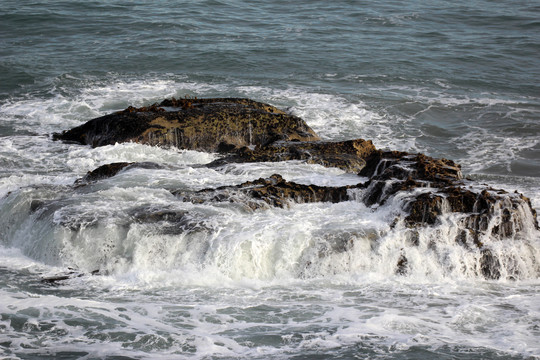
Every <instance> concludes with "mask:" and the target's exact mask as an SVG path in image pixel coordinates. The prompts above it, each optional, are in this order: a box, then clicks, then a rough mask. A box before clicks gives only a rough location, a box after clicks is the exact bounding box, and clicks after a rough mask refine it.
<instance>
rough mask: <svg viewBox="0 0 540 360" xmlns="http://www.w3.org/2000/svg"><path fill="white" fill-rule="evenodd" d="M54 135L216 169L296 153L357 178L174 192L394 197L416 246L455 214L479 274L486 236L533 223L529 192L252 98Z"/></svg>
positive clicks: (487, 269)
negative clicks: (197, 157) (145, 148)
mask: <svg viewBox="0 0 540 360" xmlns="http://www.w3.org/2000/svg"><path fill="white" fill-rule="evenodd" d="M54 138H55V139H57V140H63V141H68V142H77V143H81V144H88V145H92V146H101V145H107V144H112V143H115V142H124V141H134V142H138V143H143V144H149V145H159V146H176V147H178V148H184V149H196V150H204V151H212V152H222V153H225V156H224V157H223V158H221V159H219V160H216V161H214V162H212V163H210V164H208V165H207V166H209V167H214V168H219V167H220V166H222V165H225V164H229V163H249V162H277V161H289V160H301V161H305V162H307V163H312V164H320V165H323V166H326V167H337V168H340V169H343V170H344V171H346V172H351V173H356V174H358V175H359V177H358V179H359V181H358V184H357V185H354V186H317V185H305V184H298V183H295V182H291V181H286V180H285V179H284V178H283V177H282V176H281V175H279V174H274V175H272V176H270V177H269V178H260V179H257V180H254V181H248V182H244V183H242V184H239V185H233V186H222V187H217V188H208V189H203V190H200V191H196V192H193V191H191V192H189V191H185V190H176V191H172V193H173V194H174V195H176V197H177V198H178V199H179V200H181V201H184V202H192V203H195V204H203V203H208V202H210V203H218V202H220V203H225V202H229V203H237V204H241V205H243V206H245V207H246V208H248V209H249V210H250V211H252V210H257V209H261V208H268V207H270V206H273V207H282V208H283V207H288V206H290V205H291V204H292V203H308V202H331V203H337V202H343V201H350V200H354V201H361V202H363V203H364V204H365V205H366V206H369V207H373V208H374V210H375V209H376V208H378V207H380V206H383V205H385V204H386V203H387V202H389V201H398V202H399V203H400V206H401V210H402V211H401V213H400V214H397V215H396V220H395V221H394V223H396V224H397V223H398V222H402V224H404V226H405V227H406V228H409V229H410V234H412V235H411V236H410V238H411V241H410V243H411V244H412V245H413V246H415V245H417V244H418V236H417V235H416V236H415V235H414V234H415V231H416V230H415V229H419V228H421V227H428V226H437V225H438V224H441V222H442V221H443V218H444V217H445V216H448V215H449V214H457V215H459V216H458V224H457V226H458V227H459V231H458V232H457V235H456V237H455V242H456V244H458V245H460V246H464V247H466V248H468V249H471V251H480V252H481V256H480V261H479V263H480V265H479V270H478V272H479V273H480V274H481V275H483V276H484V277H485V278H488V279H496V278H499V277H500V276H501V275H500V271H499V268H500V266H501V261H500V260H499V259H498V258H497V256H496V255H495V254H493V253H492V252H491V251H490V249H489V245H488V244H485V243H484V240H483V239H491V240H501V239H506V238H513V237H515V236H516V234H518V233H520V232H521V231H523V230H524V228H525V227H526V225H525V224H526V223H529V224H530V223H533V224H534V227H536V228H538V222H537V219H536V213H535V211H534V209H533V208H532V206H531V203H530V201H529V199H527V198H526V197H524V196H523V195H521V194H517V193H508V192H506V191H504V190H498V189H493V188H491V187H489V186H487V185H482V184H477V183H474V182H472V181H470V180H467V179H463V176H462V173H461V167H460V165H459V164H457V163H455V162H454V161H452V160H448V159H435V158H432V157H429V156H426V155H424V154H411V153H406V152H399V151H382V150H378V149H376V148H375V146H374V145H373V144H372V142H371V141H369V140H363V139H355V140H348V141H334V142H330V141H321V140H320V139H319V137H318V135H317V134H315V132H314V131H313V130H312V129H311V128H309V126H308V125H307V124H306V123H305V122H304V121H303V120H302V119H300V118H298V117H295V116H292V115H289V114H286V113H285V112H283V111H281V110H279V109H277V108H275V107H273V106H271V105H268V104H263V103H259V102H255V101H253V100H249V99H179V100H177V99H169V100H165V101H163V102H161V103H160V104H154V105H151V106H149V107H144V108H133V107H130V108H128V109H126V110H124V111H121V112H117V113H114V114H110V115H106V116H103V117H100V118H97V119H94V120H91V121H89V122H87V123H86V124H83V125H81V126H79V127H77V128H74V129H71V130H68V131H65V132H63V133H62V134H55V135H54ZM142 164H143V165H141V163H113V164H109V165H104V166H101V167H99V168H97V169H96V170H94V171H91V172H89V173H88V174H87V175H86V176H85V177H84V178H82V179H80V180H79V183H88V182H92V181H97V180H100V179H104V178H108V177H111V176H114V175H116V174H117V173H119V172H120V171H123V170H128V169H129V168H130V167H137V166H150V165H148V164H147V165H144V163H142ZM154 166H158V165H156V164H154ZM351 191H353V192H354V193H355V195H354V196H351ZM396 199H398V200H396ZM135 218H136V220H137V221H143V222H155V223H167V228H168V229H169V230H168V232H172V233H174V232H181V231H185V229H186V228H194V229H200V227H199V226H198V225H196V224H195V225H194V224H193V223H192V222H191V221H190V220H189V218H188V217H186V213H184V212H176V211H168V210H167V211H165V210H164V211H154V212H148V214H146V213H138V214H137V215H136V216H135ZM175 224H176V225H175ZM434 241H436V239H434ZM409 271H410V262H409V261H408V259H407V257H406V255H405V254H402V255H401V256H400V257H399V259H398V261H397V264H396V271H395V272H396V273H397V274H402V275H405V274H407V273H408V272H409Z"/></svg>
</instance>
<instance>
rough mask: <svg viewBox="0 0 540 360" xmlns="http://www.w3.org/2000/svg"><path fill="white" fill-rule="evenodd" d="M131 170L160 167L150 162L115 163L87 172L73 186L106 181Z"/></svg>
mask: <svg viewBox="0 0 540 360" xmlns="http://www.w3.org/2000/svg"><path fill="white" fill-rule="evenodd" d="M131 168H143V169H159V168H161V166H160V165H158V164H156V163H152V162H117V163H111V164H105V165H102V166H100V167H98V168H96V169H94V170H92V171H89V172H88V173H86V175H85V176H84V177H82V178H81V179H77V180H76V181H75V184H77V185H83V184H88V183H90V182H94V181H98V180H103V179H107V178H110V177H113V176H115V175H116V174H118V173H119V172H121V171H122V170H124V169H131Z"/></svg>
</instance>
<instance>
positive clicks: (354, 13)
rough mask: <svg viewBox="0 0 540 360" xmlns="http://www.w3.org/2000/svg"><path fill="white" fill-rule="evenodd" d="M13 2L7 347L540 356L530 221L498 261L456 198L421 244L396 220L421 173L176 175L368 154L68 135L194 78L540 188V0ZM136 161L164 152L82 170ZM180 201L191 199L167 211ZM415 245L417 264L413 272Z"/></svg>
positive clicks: (216, 92)
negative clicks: (108, 169) (461, 220)
mask: <svg viewBox="0 0 540 360" xmlns="http://www.w3.org/2000/svg"><path fill="white" fill-rule="evenodd" d="M1 5H2V6H0V358H3V359H4V358H5V359H59V358H61V359H110V360H112V359H239V358H240V359H243V358H245V359H329V358H332V359H355V358H358V359H433V358H439V359H538V358H540V345H539V344H540V293H539V291H540V232H539V231H538V230H536V229H535V228H534V227H533V226H532V223H530V222H529V223H528V224H527V226H526V227H525V230H524V231H523V232H522V233H520V234H516V235H514V236H511V237H510V238H508V239H503V240H498V241H492V242H490V245H489V246H490V250H491V252H492V253H493V254H496V255H497V256H499V258H500V259H501V261H502V262H503V269H502V276H501V278H500V279H498V280H486V279H484V278H483V277H482V276H481V275H479V274H478V263H479V259H480V257H481V254H480V252H479V251H474V250H470V249H465V248H464V247H463V246H459V245H457V244H456V243H455V242H454V241H453V240H452V239H454V237H455V236H454V235H455V232H456V231H457V225H456V224H457V221H458V217H457V216H456V215H455V214H445V215H444V216H443V218H442V220H441V222H440V223H439V224H438V225H436V226H431V227H427V228H425V229H423V230H422V231H421V232H420V234H419V240H418V243H419V245H417V246H412V245H411V244H410V242H409V241H408V240H407V230H406V228H405V227H404V226H400V224H398V225H397V226H391V223H392V222H393V219H394V218H395V217H396V215H399V214H400V212H401V211H402V210H401V205H402V201H403V199H401V198H399V196H397V197H396V198H394V199H392V201H389V202H388V203H386V204H385V205H384V206H380V207H377V208H375V207H366V206H365V205H364V204H363V203H361V202H359V201H357V200H355V199H356V198H357V196H355V194H351V200H350V201H347V202H343V203H338V204H327V203H313V204H291V206H290V207H289V208H286V209H277V208H269V209H259V210H256V211H253V210H249V209H246V208H245V207H243V206H241V205H239V204H229V203H221V204H191V203H184V202H181V201H179V199H177V198H175V197H174V196H173V195H172V193H171V190H178V189H182V190H186V191H192V190H199V189H203V188H209V187H217V186H221V185H236V184H240V183H242V182H244V181H249V180H254V179H257V178H259V177H267V176H270V175H272V174H274V173H278V174H281V175H282V176H283V177H284V178H285V179H287V180H290V181H296V182H299V183H305V184H310V183H313V184H318V185H347V184H357V183H359V182H362V181H364V180H365V179H362V178H359V177H358V176H357V175H355V174H349V173H345V172H343V171H341V170H339V169H330V168H324V167H321V166H318V165H312V164H305V163H302V162H297V161H292V162H280V163H255V164H229V165H227V166H222V167H219V168H208V167H205V166H204V165H205V164H207V163H209V162H211V161H213V160H215V159H217V158H218V157H219V155H217V154H209V153H202V152H197V151H188V150H181V149H175V148H172V149H161V148H153V147H149V146H144V145H138V144H116V145H111V146H105V147H101V148H96V149H92V148H90V147H86V146H79V145H73V144H63V143H60V142H54V141H52V139H51V137H50V135H51V133H53V132H60V131H62V130H65V129H69V128H71V127H74V126H77V125H80V124H82V123H84V122H85V121H87V120H89V119H91V118H94V117H97V116H100V115H104V114H107V113H110V112H113V111H117V110H121V109H124V108H126V107H127V106H130V105H133V106H143V105H149V104H151V103H154V102H158V101H161V100H162V99H164V98H167V97H171V96H175V97H183V96H197V97H199V98H202V97H249V98H252V99H254V100H258V101H262V102H266V103H270V104H272V105H275V106H277V107H279V108H282V109H285V110H287V111H289V112H290V113H292V114H294V115H297V116H300V117H302V118H303V119H304V120H305V121H306V122H307V123H308V124H309V125H310V126H311V127H312V128H313V129H314V130H315V131H316V132H317V133H318V134H319V135H320V136H321V137H323V138H325V139H329V140H342V139H352V138H364V139H371V140H373V142H374V144H375V145H376V146H377V147H378V148H381V149H393V150H403V151H409V152H422V153H425V154H427V155H430V156H433V157H445V158H449V159H452V160H454V161H456V162H458V163H460V164H461V165H462V170H463V173H464V175H465V176H467V177H469V178H471V179H472V180H474V181H477V182H479V183H482V184H488V185H490V186H493V187H495V188H503V189H505V190H507V191H509V192H514V191H518V192H521V193H523V194H525V196H527V197H529V198H530V199H531V203H532V206H533V208H535V209H536V211H540V4H539V3H538V2H535V1H525V0H517V1H509V0H502V1H497V2H490V1H481V0H468V1H454V2H446V1H438V0H435V1H429V2H421V1H409V2H406V3H404V2H396V1H386V2H379V3H377V2H367V1H345V0H336V1H331V2H328V1H305V0H300V1H296V2H291V1H282V0H272V1H266V2H262V1H256V2H244V1H239V0H230V1H219V0H201V1H196V2H174V1H165V0H162V1H152V2H148V1H140V0H137V1H123V0H109V1H105V0H96V1H85V2H75V1H52V0H51V1H41V2H38V1H27V0H18V1H12V0H3V1H2V2H1ZM118 161H133V162H135V161H137V162H153V163H157V164H159V165H161V166H160V168H159V169H145V168H133V169H129V170H126V171H124V172H121V173H120V174H118V175H117V176H115V177H113V178H110V179H106V180H102V181H98V182H96V183H92V184H89V185H87V186H84V187H74V186H73V184H74V182H75V181H76V180H77V179H79V178H81V177H82V176H84V175H85V174H86V173H87V172H88V171H91V170H93V169H95V168H96V167H98V166H100V165H104V164H107V163H111V162H118ZM356 195H358V194H356ZM164 211H165V212H168V213H171V214H175V215H174V216H173V218H172V219H171V218H162V219H161V220H160V219H158V220H155V221H150V220H148V216H147V215H148V214H150V215H151V214H156V213H160V212H164ZM145 219H146V220H145ZM434 242H435V243H436V245H435V246H434V245H433V243H434ZM402 254H406V256H407V259H408V261H409V267H410V271H409V272H408V274H406V275H397V274H396V272H395V264H396V263H397V261H398V259H399V258H400V256H401V255H402ZM95 270H99V274H98V275H91V273H92V272H93V271H95ZM68 273H71V278H70V279H68V280H66V281H62V282H59V283H58V284H57V285H49V284H46V283H43V282H42V281H41V280H42V279H44V278H47V277H51V276H62V275H65V274H68Z"/></svg>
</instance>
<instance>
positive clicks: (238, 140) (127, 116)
mask: <svg viewBox="0 0 540 360" xmlns="http://www.w3.org/2000/svg"><path fill="white" fill-rule="evenodd" d="M53 139H55V140H62V141H65V142H73V143H79V144H84V145H91V146H93V147H97V146H103V145H111V144H115V143H121V142H130V141H132V142H137V143H141V144H148V145H159V146H175V147H177V148H180V149H193V150H203V151H229V150H231V149H235V148H240V147H243V146H252V145H265V144H269V143H272V142H275V141H277V140H288V141H292V140H298V141H311V140H318V139H319V137H318V136H317V135H316V134H315V132H314V131H313V130H312V129H311V128H310V127H309V126H308V125H307V124H306V123H305V122H304V121H303V120H302V119H300V118H299V117H296V116H293V115H289V114H287V113H285V112H283V111H281V110H279V109H277V108H275V107H273V106H271V105H268V104H263V103H259V102H256V101H253V100H249V99H235V98H218V99H174V98H173V99H167V100H164V101H162V102H161V103H159V104H154V105H151V106H148V107H142V108H134V107H129V108H127V109H125V110H123V111H119V112H116V113H113V114H109V115H105V116H102V117H99V118H96V119H93V120H90V121H88V122H87V123H85V124H83V125H81V126H78V127H76V128H73V129H71V130H67V131H64V132H63V133H60V134H54V135H53Z"/></svg>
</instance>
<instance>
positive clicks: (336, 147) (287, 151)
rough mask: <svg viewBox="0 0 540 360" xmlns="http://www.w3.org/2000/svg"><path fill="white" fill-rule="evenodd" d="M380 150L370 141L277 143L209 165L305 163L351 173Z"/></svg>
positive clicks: (246, 150)
mask: <svg viewBox="0 0 540 360" xmlns="http://www.w3.org/2000/svg"><path fill="white" fill-rule="evenodd" d="M376 151H377V149H376V148H375V146H374V145H373V143H372V142H371V141H370V140H367V141H366V140H363V139H356V140H348V141H336V142H332V141H304V142H299V141H288V142H286V141H277V142H274V143H272V144H269V145H266V146H258V147H256V148H255V149H253V150H252V149H250V148H247V147H244V148H241V149H238V150H237V151H236V152H235V153H234V155H231V156H229V157H227V158H224V159H220V160H217V161H215V162H214V163H213V164H211V165H210V166H219V165H222V164H225V163H230V162H277V161H288V160H305V161H306V162H308V163H310V164H320V165H323V166H326V167H337V168H340V169H343V170H345V171H348V172H354V173H358V172H360V171H361V170H362V169H363V168H364V167H365V166H366V161H365V160H364V159H365V158H367V157H368V156H369V155H371V154H372V153H373V152H376Z"/></svg>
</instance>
